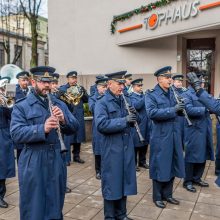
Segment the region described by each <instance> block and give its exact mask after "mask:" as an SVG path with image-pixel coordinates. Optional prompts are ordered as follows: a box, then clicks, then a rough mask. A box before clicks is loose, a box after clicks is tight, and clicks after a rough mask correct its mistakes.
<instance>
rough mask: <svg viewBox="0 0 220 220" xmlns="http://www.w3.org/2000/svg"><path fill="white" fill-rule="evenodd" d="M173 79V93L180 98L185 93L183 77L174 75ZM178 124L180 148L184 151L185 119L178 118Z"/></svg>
mask: <svg viewBox="0 0 220 220" xmlns="http://www.w3.org/2000/svg"><path fill="white" fill-rule="evenodd" d="M172 79H173V89H174V90H175V92H176V93H177V94H178V95H179V96H182V94H183V92H185V91H187V89H186V88H184V87H183V79H184V76H183V75H181V74H177V75H174V76H173V77H172ZM178 119H179V122H180V126H181V127H180V129H181V139H182V148H183V150H184V123H185V118H184V117H182V116H179V117H178Z"/></svg>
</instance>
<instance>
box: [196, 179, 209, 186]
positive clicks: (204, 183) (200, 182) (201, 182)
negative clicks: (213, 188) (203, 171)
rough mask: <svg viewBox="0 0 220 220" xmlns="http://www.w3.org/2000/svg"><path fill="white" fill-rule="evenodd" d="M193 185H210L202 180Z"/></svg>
mask: <svg viewBox="0 0 220 220" xmlns="http://www.w3.org/2000/svg"><path fill="white" fill-rule="evenodd" d="M193 184H195V185H197V186H201V187H209V184H208V183H206V182H204V181H202V180H200V181H198V182H196V181H195V182H193Z"/></svg>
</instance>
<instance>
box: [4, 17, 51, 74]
mask: <svg viewBox="0 0 220 220" xmlns="http://www.w3.org/2000/svg"><path fill="white" fill-rule="evenodd" d="M8 21H10V25H7V26H6V23H7V22H6V18H4V17H1V18H0V68H1V67H2V66H4V65H5V64H7V63H13V61H14V59H15V57H16V56H19V58H18V59H17V61H16V62H15V63H14V64H16V65H17V66H19V67H20V68H21V69H24V70H29V69H30V61H31V45H32V42H31V37H32V36H31V26H30V22H29V21H28V19H27V18H25V17H24V16H23V15H21V16H20V17H19V18H18V17H17V16H10V19H8ZM37 30H38V64H39V65H47V64H48V34H47V33H48V22H47V19H46V18H43V17H40V16H39V18H38V26H37ZM6 42H9V48H10V57H8V53H7V52H6V50H5V49H4V43H6ZM19 53H21V54H20V55H18V54H19Z"/></svg>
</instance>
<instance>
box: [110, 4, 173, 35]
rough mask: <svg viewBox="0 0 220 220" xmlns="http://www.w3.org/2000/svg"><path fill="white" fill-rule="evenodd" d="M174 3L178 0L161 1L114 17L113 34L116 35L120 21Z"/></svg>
mask: <svg viewBox="0 0 220 220" xmlns="http://www.w3.org/2000/svg"><path fill="white" fill-rule="evenodd" d="M174 1H177V0H159V1H156V2H154V3H150V4H148V5H145V6H141V7H140V8H136V9H134V10H132V11H129V12H126V13H124V14H121V15H117V16H114V17H113V21H112V22H111V33H112V34H114V33H115V31H116V24H117V22H118V21H124V20H126V19H129V18H131V17H132V16H134V15H138V14H143V13H146V12H149V11H152V10H153V9H156V8H159V7H162V6H166V5H168V4H170V3H172V2H174Z"/></svg>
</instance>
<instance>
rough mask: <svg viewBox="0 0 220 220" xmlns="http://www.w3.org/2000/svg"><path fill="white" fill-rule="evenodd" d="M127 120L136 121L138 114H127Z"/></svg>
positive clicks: (129, 121)
mask: <svg viewBox="0 0 220 220" xmlns="http://www.w3.org/2000/svg"><path fill="white" fill-rule="evenodd" d="M126 121H127V122H128V123H135V122H136V121H137V116H136V115H135V114H133V113H131V114H129V115H127V116H126Z"/></svg>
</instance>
